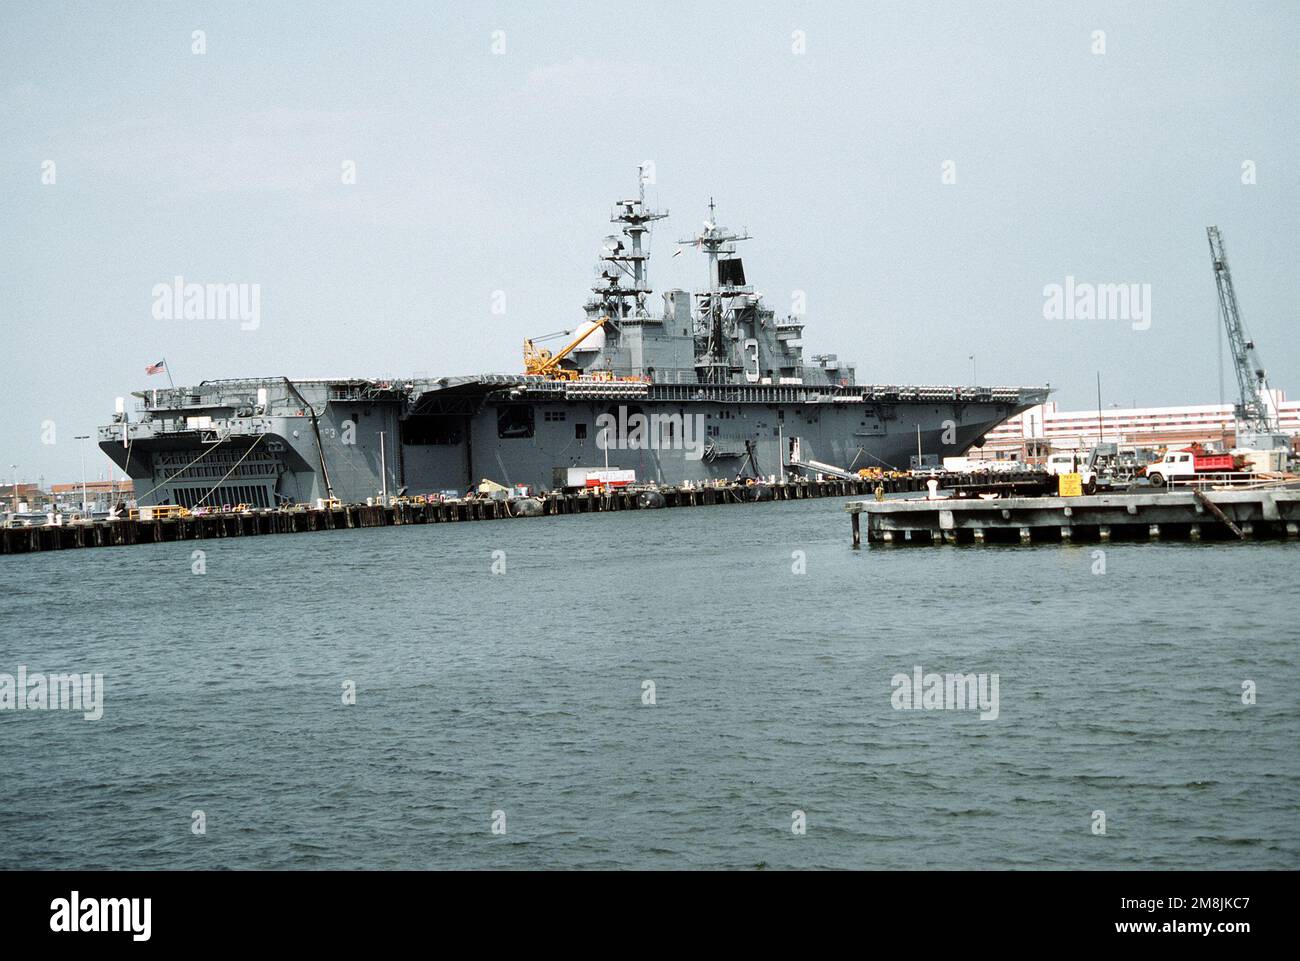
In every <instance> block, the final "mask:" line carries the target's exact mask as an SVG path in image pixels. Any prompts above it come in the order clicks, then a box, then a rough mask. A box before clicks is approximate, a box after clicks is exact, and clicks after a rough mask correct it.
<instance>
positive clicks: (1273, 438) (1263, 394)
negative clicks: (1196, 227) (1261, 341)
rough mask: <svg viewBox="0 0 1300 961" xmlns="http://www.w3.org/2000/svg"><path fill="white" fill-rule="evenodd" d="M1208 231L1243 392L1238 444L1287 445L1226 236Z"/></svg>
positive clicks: (1238, 412) (1221, 305)
mask: <svg viewBox="0 0 1300 961" xmlns="http://www.w3.org/2000/svg"><path fill="white" fill-rule="evenodd" d="M1205 232H1206V235H1207V236H1208V237H1209V239H1210V259H1211V261H1212V262H1213V264H1214V282H1215V284H1216V285H1217V286H1218V288H1219V316H1220V317H1222V318H1223V326H1224V327H1225V328H1226V329H1227V331H1228V346H1229V347H1230V349H1231V350H1232V365H1233V368H1234V369H1235V370H1236V372H1237V389H1238V392H1239V393H1240V395H1241V396H1240V400H1239V401H1238V402H1237V404H1236V406H1235V408H1234V412H1235V414H1236V419H1237V446H1238V447H1253V448H1257V449H1264V450H1271V449H1274V448H1277V447H1286V446H1288V444H1289V442H1290V440H1289V438H1288V437H1287V435H1286V434H1283V433H1282V432H1281V431H1280V429H1279V427H1278V421H1277V417H1276V415H1275V414H1274V413H1273V410H1272V408H1271V407H1270V406H1269V396H1268V375H1267V374H1266V373H1265V371H1264V366H1263V364H1261V363H1260V362H1259V358H1258V356H1256V354H1255V342H1254V341H1252V340H1248V339H1247V338H1246V330H1245V327H1244V326H1243V325H1242V323H1241V314H1240V312H1239V311H1238V310H1237V294H1236V292H1235V291H1234V290H1233V289H1232V273H1231V271H1229V270H1228V254H1227V252H1226V251H1225V250H1224V248H1223V236H1222V235H1221V234H1220V233H1219V228H1218V227H1207V228H1206V231H1205Z"/></svg>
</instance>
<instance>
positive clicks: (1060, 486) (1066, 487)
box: [1056, 474, 1083, 497]
mask: <svg viewBox="0 0 1300 961" xmlns="http://www.w3.org/2000/svg"><path fill="white" fill-rule="evenodd" d="M1056 493H1057V495H1058V496H1060V497H1078V496H1079V495H1080V494H1082V493H1083V475H1082V474H1062V475H1060V476H1059V477H1058V478H1057V479H1056Z"/></svg>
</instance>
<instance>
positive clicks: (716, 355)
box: [678, 197, 750, 382]
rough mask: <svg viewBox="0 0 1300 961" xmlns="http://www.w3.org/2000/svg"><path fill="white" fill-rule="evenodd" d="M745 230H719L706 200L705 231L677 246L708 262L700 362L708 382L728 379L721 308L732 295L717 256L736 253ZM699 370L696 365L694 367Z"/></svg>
mask: <svg viewBox="0 0 1300 961" xmlns="http://www.w3.org/2000/svg"><path fill="white" fill-rule="evenodd" d="M749 239H750V235H749V231H748V230H741V232H740V233H731V232H729V231H728V230H727V228H725V227H719V226H718V221H717V208H716V205H715V204H714V202H713V198H712V197H710V198H709V219H708V220H706V221H704V230H703V231H701V232H700V233H699V234H697V235H696V236H694V237H686V238H683V239H682V240H679V241H678V243H679V244H692V245H694V246H696V247H701V248H703V249H704V252H705V254H707V255H708V258H709V290H708V294H707V296H708V304H707V305H706V311H705V312H704V315H703V316H702V317H701V320H702V321H703V327H704V330H703V331H701V333H703V334H705V335H707V337H708V347H707V348H706V353H705V357H704V358H703V362H704V366H706V367H707V368H708V371H707V375H706V379H707V380H708V381H710V382H722V381H725V380H726V379H727V366H728V365H727V349H726V341H725V333H726V332H725V329H724V326H725V325H724V315H725V310H724V308H723V306H722V298H723V296H724V295H725V296H730V294H731V291H723V290H722V284H721V280H720V278H719V272H718V257H719V255H720V254H733V253H735V252H736V243H737V242H738V241H741V240H749ZM697 366H698V365H697Z"/></svg>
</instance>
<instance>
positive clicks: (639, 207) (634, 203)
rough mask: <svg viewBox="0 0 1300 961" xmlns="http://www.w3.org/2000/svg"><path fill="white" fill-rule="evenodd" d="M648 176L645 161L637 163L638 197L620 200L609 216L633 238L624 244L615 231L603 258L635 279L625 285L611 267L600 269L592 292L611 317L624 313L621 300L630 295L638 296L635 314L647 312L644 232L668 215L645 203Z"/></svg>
mask: <svg viewBox="0 0 1300 961" xmlns="http://www.w3.org/2000/svg"><path fill="white" fill-rule="evenodd" d="M645 179H646V178H645V165H644V164H642V165H640V166H638V167H637V195H636V197H635V198H633V199H631V200H620V201H618V203H616V204H615V205H614V212H613V214H612V215H611V216H610V218H609V220H610V223H613V224H622V225H623V231H622V232H623V235H624V236H625V237H627V238H628V240H629V241H631V246H630V249H629V248H628V247H625V246H624V245H623V242H622V241H621V240H619V239H618V237H617V236H616V235H615V236H612V237H609V238H608V239H607V240H606V241H605V246H604V249H603V250H602V251H601V254H600V259H601V261H603V262H604V263H606V264H609V265H610V266H611V267H612V268H613V269H614V270H616V271H617V272H619V273H621V274H623V275H624V276H626V277H629V278H631V281H632V283H631V286H629V287H623V286H621V285H620V284H619V282H618V278H617V276H616V275H615V274H613V273H611V272H610V269H609V267H607V268H606V269H604V270H602V271H601V274H600V282H599V283H597V285H596V286H595V287H593V288H592V292H593V293H595V294H597V295H598V296H599V297H600V298H601V300H602V301H603V302H604V305H605V306H604V308H603V309H602V311H601V312H603V313H605V314H606V315H607V316H609V317H610V318H611V320H612V319H614V318H622V317H623V316H624V311H623V308H622V304H623V301H624V299H625V298H628V297H633V298H635V301H636V308H635V310H636V316H638V317H645V316H647V314H646V307H645V300H646V296H647V295H648V294H649V293H650V284H649V281H648V279H647V278H648V273H647V270H646V265H647V261H649V259H650V250H649V246H648V245H647V244H646V242H645V235H646V234H647V233H649V232H650V228H649V226H648V225H649V224H652V223H654V222H655V221H656V220H663V219H664V218H665V217H667V216H668V211H666V210H663V211H658V210H650V209H649V208H647V207H646V205H645Z"/></svg>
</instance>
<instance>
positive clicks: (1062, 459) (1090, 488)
mask: <svg viewBox="0 0 1300 961" xmlns="http://www.w3.org/2000/svg"><path fill="white" fill-rule="evenodd" d="M1043 468H1044V469H1045V470H1046V471H1047V473H1048V474H1051V475H1052V476H1053V477H1059V476H1061V475H1062V474H1078V475H1079V480H1080V481H1081V482H1082V484H1083V492H1084V493H1085V494H1092V493H1094V492H1095V491H1096V490H1097V472H1096V471H1095V470H1093V469H1092V468H1091V467H1088V466H1087V465H1086V464H1085V463H1084V461H1083V458H1082V457H1080V456H1079V455H1078V454H1075V453H1070V452H1064V453H1055V454H1049V455H1048V456H1047V461H1046V462H1045V463H1044V464H1043Z"/></svg>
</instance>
